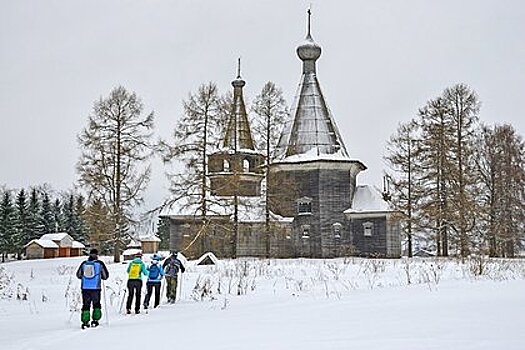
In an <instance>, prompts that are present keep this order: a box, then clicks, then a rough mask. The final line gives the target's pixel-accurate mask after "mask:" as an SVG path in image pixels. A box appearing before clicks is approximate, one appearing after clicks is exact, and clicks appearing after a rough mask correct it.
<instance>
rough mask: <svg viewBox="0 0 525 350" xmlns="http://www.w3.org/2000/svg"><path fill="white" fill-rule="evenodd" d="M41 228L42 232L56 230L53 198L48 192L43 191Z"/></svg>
mask: <svg viewBox="0 0 525 350" xmlns="http://www.w3.org/2000/svg"><path fill="white" fill-rule="evenodd" d="M40 220H41V221H40V228H41V230H42V232H41V234H46V233H52V232H55V228H56V226H55V217H54V215H53V210H52V207H51V200H50V199H49V195H48V194H47V192H44V193H43V199H42V208H41V210H40Z"/></svg>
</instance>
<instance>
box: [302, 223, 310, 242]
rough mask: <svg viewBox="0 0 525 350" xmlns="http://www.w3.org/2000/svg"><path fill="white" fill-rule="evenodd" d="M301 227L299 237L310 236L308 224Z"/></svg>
mask: <svg viewBox="0 0 525 350" xmlns="http://www.w3.org/2000/svg"><path fill="white" fill-rule="evenodd" d="M301 229H302V230H303V234H302V236H301V238H305V239H306V238H310V225H303V226H301Z"/></svg>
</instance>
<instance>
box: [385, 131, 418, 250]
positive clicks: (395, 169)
mask: <svg viewBox="0 0 525 350" xmlns="http://www.w3.org/2000/svg"><path fill="white" fill-rule="evenodd" d="M387 152H388V153H387V155H386V157H385V159H386V160H387V162H388V163H389V165H390V168H391V169H392V172H390V173H388V174H387V177H388V179H389V183H390V184H392V186H393V191H392V193H391V198H390V200H391V203H392V206H393V209H395V210H396V212H397V213H399V214H400V215H401V218H400V219H401V225H402V227H403V229H404V231H405V233H406V238H407V243H408V247H407V248H408V249H407V250H408V257H409V258H410V257H412V253H413V247H412V244H413V231H414V228H415V227H414V226H415V223H416V222H417V221H416V220H415V212H416V210H417V208H418V201H419V200H420V198H421V194H422V189H421V188H420V187H419V186H420V182H419V181H417V176H418V175H419V174H420V171H418V170H419V169H417V159H418V155H419V148H418V135H417V124H416V123H415V122H414V121H410V122H408V123H403V124H400V125H399V127H398V129H397V131H396V133H395V134H394V135H392V136H391V137H390V141H389V142H388V145H387Z"/></svg>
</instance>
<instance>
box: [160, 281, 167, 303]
mask: <svg viewBox="0 0 525 350" xmlns="http://www.w3.org/2000/svg"><path fill="white" fill-rule="evenodd" d="M160 283H161V285H160V300H159V303H160V302H161V301H162V296H163V295H164V289H166V281H165V278H163V281H161V282H160Z"/></svg>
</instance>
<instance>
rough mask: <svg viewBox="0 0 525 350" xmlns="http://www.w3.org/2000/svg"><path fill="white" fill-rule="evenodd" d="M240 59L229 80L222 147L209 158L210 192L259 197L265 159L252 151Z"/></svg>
mask: <svg viewBox="0 0 525 350" xmlns="http://www.w3.org/2000/svg"><path fill="white" fill-rule="evenodd" d="M245 85H246V82H245V81H244V80H243V79H242V78H241V59H240V58H239V61H238V66H237V78H235V80H233V81H232V86H233V102H232V105H231V110H230V114H229V118H228V121H227V124H226V125H227V126H226V132H225V133H224V138H223V140H222V146H221V148H220V149H219V150H218V151H216V152H214V153H212V154H211V155H210V156H209V158H208V177H209V179H210V185H211V193H212V195H216V196H247V197H252V196H260V195H261V181H262V179H263V177H264V169H263V166H264V156H263V155H262V154H261V153H259V152H258V151H256V150H255V146H254V142H253V137H252V133H251V130H250V123H249V122H248V115H247V113H246V106H245V104H244V97H243V87H244V86H245Z"/></svg>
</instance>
